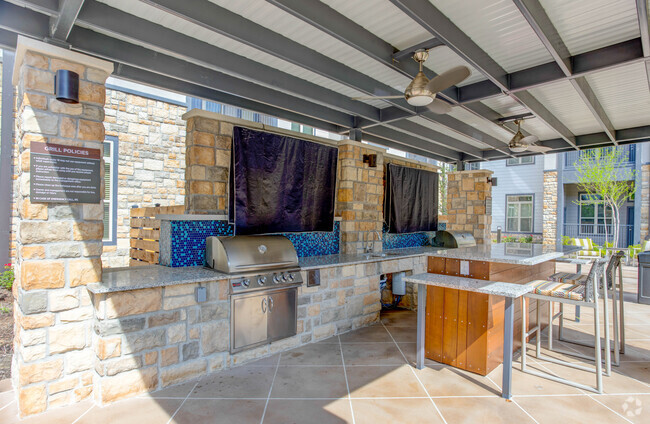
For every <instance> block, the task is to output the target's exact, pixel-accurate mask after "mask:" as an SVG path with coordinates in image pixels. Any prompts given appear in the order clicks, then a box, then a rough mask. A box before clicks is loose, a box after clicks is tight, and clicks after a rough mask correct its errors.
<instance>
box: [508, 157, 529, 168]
mask: <svg viewBox="0 0 650 424" xmlns="http://www.w3.org/2000/svg"><path fill="white" fill-rule="evenodd" d="M531 163H535V156H519V157H518V158H509V159H507V160H506V165H507V166H514V165H530V164H531Z"/></svg>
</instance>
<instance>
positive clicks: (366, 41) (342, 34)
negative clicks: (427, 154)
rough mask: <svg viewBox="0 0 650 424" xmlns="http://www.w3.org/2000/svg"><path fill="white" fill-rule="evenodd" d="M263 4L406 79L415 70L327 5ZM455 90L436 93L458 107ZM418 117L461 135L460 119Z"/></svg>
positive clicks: (302, 0)
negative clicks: (325, 34) (271, 5)
mask: <svg viewBox="0 0 650 424" xmlns="http://www.w3.org/2000/svg"><path fill="white" fill-rule="evenodd" d="M267 1H268V2H269V3H271V4H273V5H275V6H277V7H279V8H280V9H282V10H284V11H285V12H287V13H290V14H291V15H293V16H295V17H297V18H299V19H301V20H303V21H304V22H307V23H308V24H310V25H312V26H314V27H316V28H318V29H320V30H321V31H323V32H325V33H327V34H329V35H330V36H332V37H334V38H336V39H338V40H339V41H341V42H343V43H345V44H347V45H349V46H351V47H353V48H355V49H356V50H358V51H360V52H361V53H363V54H365V55H367V56H369V57H372V58H373V59H375V60H377V61H379V62H380V63H382V64H384V65H385V66H388V67H389V68H391V69H393V70H395V71H397V72H400V73H402V74H403V75H406V76H408V77H409V78H413V77H414V76H415V75H416V74H417V72H418V70H419V69H418V65H417V64H416V63H415V62H414V61H412V60H402V61H399V62H398V61H395V60H394V59H393V54H395V52H396V51H397V49H395V47H393V46H392V45H390V44H389V43H387V42H386V41H384V40H382V39H381V38H379V37H377V36H376V35H375V34H373V33H371V32H370V31H368V30H367V29H365V28H364V27H362V26H361V25H359V24H357V23H356V22H354V21H352V20H351V19H349V18H348V17H346V16H344V15H342V14H341V13H339V12H337V11H336V10H334V9H332V8H331V7H329V6H328V5H326V4H324V3H322V2H320V1H318V0H267ZM438 41H442V40H438ZM426 73H427V74H429V75H430V74H433V75H431V76H435V75H436V74H435V73H433V72H432V71H431V70H429V69H427V70H426ZM492 87H494V84H492ZM458 90H459V88H458V87H450V88H448V89H447V90H444V91H443V92H442V93H440V97H441V98H444V99H445V100H448V101H450V103H452V104H454V105H458V104H459V103H458ZM498 93H501V91H500V90H499V91H498ZM460 107H463V108H464V109H466V110H467V111H469V112H470V113H473V114H475V115H476V116H478V117H479V118H481V119H483V120H484V121H485V123H486V125H496V124H495V123H494V121H491V120H490V119H488V118H486V117H485V116H482V115H479V114H477V113H476V112H474V111H472V110H471V109H469V108H467V107H465V106H464V105H460ZM384 110H386V109H384ZM390 114H391V115H395V116H398V114H393V113H392V112H391V113H390ZM402 116H403V117H404V118H406V117H409V116H410V115H406V114H403V115H402ZM422 116H423V117H425V118H426V119H429V120H430V121H432V122H436V123H439V124H442V125H445V126H446V127H449V128H450V129H451V130H452V131H456V132H463V130H462V129H461V127H462V124H463V123H462V122H461V121H460V120H457V119H455V118H451V117H449V118H450V119H447V120H445V123H443V122H442V120H441V119H440V118H441V117H442V116H443V115H435V114H423V115H422ZM391 119H399V118H393V117H391ZM369 124H370V125H373V123H370V122H369ZM472 133H474V134H476V133H480V137H479V139H477V141H482V140H483V139H486V140H491V139H493V138H491V137H490V136H489V135H488V134H486V133H483V132H480V131H477V130H476V129H475V128H473V130H472ZM464 135H466V136H469V137H471V138H473V136H472V135H468V134H464ZM488 144H489V143H488ZM500 145H503V143H501V142H500ZM496 146H497V145H492V147H496Z"/></svg>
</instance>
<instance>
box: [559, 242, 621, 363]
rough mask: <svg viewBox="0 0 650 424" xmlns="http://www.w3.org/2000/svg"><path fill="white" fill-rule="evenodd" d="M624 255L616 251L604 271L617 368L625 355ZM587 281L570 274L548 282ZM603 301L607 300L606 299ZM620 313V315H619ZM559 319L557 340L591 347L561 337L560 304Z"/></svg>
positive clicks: (561, 312) (584, 276)
mask: <svg viewBox="0 0 650 424" xmlns="http://www.w3.org/2000/svg"><path fill="white" fill-rule="evenodd" d="M624 256H625V253H624V252H622V251H618V252H616V253H614V254H613V255H611V256H610V257H609V260H608V262H607V268H606V270H605V277H606V282H607V292H608V293H609V295H611V297H612V312H613V324H614V325H613V327H614V346H613V347H612V349H613V351H614V365H616V366H619V365H620V363H621V360H620V354H621V353H625V302H624V301H623V269H622V268H621V261H622V259H623V257H624ZM617 270H618V273H619V279H618V285H617V282H616V271H617ZM586 279H587V276H586V275H576V274H570V273H561V272H558V273H555V274H553V275H552V276H551V277H550V278H549V280H550V281H556V282H560V283H572V284H584V283H585V281H586ZM617 290H618V295H619V296H618V297H619V299H618V302H617ZM605 299H608V297H606V298H605ZM619 311H620V315H619ZM555 317H556V318H558V317H559V319H560V325H559V332H558V340H560V341H566V342H570V343H574V344H579V345H582V346H587V347H593V345H591V344H588V343H584V342H580V341H577V340H567V339H565V338H564V337H563V329H564V305H563V304H560V312H559V313H558V314H557V315H556V316H555ZM619 321H620V322H619Z"/></svg>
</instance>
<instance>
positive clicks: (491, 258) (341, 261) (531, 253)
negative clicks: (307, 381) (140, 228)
mask: <svg viewBox="0 0 650 424" xmlns="http://www.w3.org/2000/svg"><path fill="white" fill-rule="evenodd" d="M575 250H577V248H576V247H574V246H558V247H556V246H542V245H539V244H520V243H501V244H492V245H480V246H473V247H462V248H458V249H449V248H444V247H432V246H421V247H407V248H403V249H390V250H385V251H384V252H381V253H363V254H357V255H350V254H347V255H346V254H339V255H326V256H310V257H305V258H300V259H299V265H300V268H301V269H302V270H303V271H309V270H313V269H324V268H332V267H339V266H345V265H359V264H367V263H373V262H382V261H390V260H398V259H405V258H412V257H418V256H431V257H437V258H449V259H461V260H469V261H484V262H498V263H507V264H515V265H537V264H540V263H543V262H546V261H549V260H553V259H558V258H560V257H562V256H564V255H567V254H568V253H571V252H573V251H575ZM230 278H231V275H228V274H224V273H221V272H217V271H213V270H210V269H206V268H204V267H200V266H192V267H179V268H173V267H167V266H161V265H148V266H140V267H124V268H110V269H105V270H104V274H103V278H102V282H101V283H95V284H89V285H88V290H89V291H90V292H91V293H95V294H99V293H111V292H120V291H128V290H138V289H146V288H151V287H164V286H171V285H177V284H190V283H205V282H209V281H217V280H228V279H230Z"/></svg>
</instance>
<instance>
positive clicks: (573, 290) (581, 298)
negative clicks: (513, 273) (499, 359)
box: [521, 259, 611, 393]
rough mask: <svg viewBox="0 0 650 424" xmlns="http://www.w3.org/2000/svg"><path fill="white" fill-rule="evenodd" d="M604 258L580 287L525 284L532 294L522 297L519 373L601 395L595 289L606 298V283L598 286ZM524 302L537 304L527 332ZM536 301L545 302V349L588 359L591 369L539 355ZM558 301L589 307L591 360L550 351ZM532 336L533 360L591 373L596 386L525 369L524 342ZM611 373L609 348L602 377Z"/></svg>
mask: <svg viewBox="0 0 650 424" xmlns="http://www.w3.org/2000/svg"><path fill="white" fill-rule="evenodd" d="M606 262H607V260H606V259H597V260H595V261H594V263H593V265H592V266H591V269H590V270H589V274H588V275H587V279H586V280H585V283H584V284H571V283H557V282H553V281H546V280H537V281H533V282H531V283H529V284H530V285H532V286H533V288H534V289H533V291H532V292H531V293H528V294H526V295H525V296H524V298H522V313H521V316H522V320H521V321H522V331H521V337H522V339H521V342H522V347H521V371H522V372H526V373H528V374H532V375H536V376H538V377H542V378H546V379H549V380H553V381H557V382H559V383H564V384H568V385H570V386H573V387H577V388H580V389H583V390H589V391H592V392H596V393H602V392H603V379H602V375H603V367H602V357H601V350H602V349H601V345H600V330H601V328H600V311H599V307H598V305H599V304H598V297H599V295H598V291H599V287H602V289H603V297H604V298H605V299H607V293H606V289H605V287H606V284H599V282H600V281H602V280H603V277H604V275H603V274H604V268H605V263H606ZM525 299H531V300H532V299H535V300H536V301H537V324H536V325H535V327H533V328H532V329H531V330H530V331H527V330H526V322H527V317H528V312H527V309H526V301H525ZM540 300H544V301H547V302H549V320H548V321H549V322H548V328H549V334H548V349H549V350H552V351H555V352H560V353H564V354H568V355H571V356H576V357H580V358H583V359H588V360H592V361H594V368H593V369H592V368H590V367H587V366H584V365H580V364H573V363H570V362H567V361H562V360H559V359H556V358H551V357H547V356H543V355H542V352H541V328H542V323H541V307H540ZM555 302H559V303H560V304H563V303H568V304H572V305H579V306H582V307H585V308H592V309H593V310H594V357H590V356H587V355H582V354H580V353H576V352H568V351H564V350H560V349H553V332H552V329H553V319H554V318H555V316H554V315H553V304H554V303H555ZM604 305H605V309H604V312H605V329H604V330H605V340H606V345H607V346H608V347H609V322H608V319H607V315H608V308H607V302H604ZM533 334H535V335H536V357H537V358H538V359H543V360H545V361H548V362H553V363H556V364H560V365H564V366H567V367H571V368H575V369H579V370H583V371H589V372H594V373H595V374H596V387H595V388H594V387H591V386H587V385H584V384H581V383H578V382H575V381H571V380H568V379H565V378H562V377H558V376H555V375H552V374H548V373H544V372H539V371H536V370H532V369H528V368H527V366H526V344H527V343H526V341H527V339H528V337H529V336H531V335H533ZM610 374H611V351H610V349H605V375H610Z"/></svg>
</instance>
